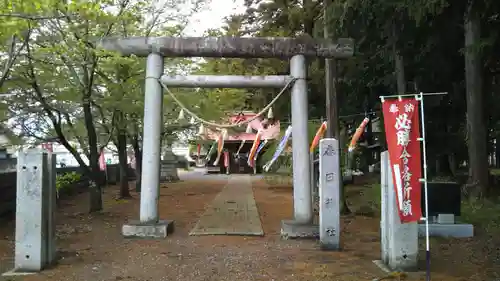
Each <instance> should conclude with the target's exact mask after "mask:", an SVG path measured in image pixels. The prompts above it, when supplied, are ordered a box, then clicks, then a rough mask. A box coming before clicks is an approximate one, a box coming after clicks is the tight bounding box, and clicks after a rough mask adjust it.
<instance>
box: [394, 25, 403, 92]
mask: <svg viewBox="0 0 500 281" xmlns="http://www.w3.org/2000/svg"><path fill="white" fill-rule="evenodd" d="M392 28H393V30H392V37H393V38H392V40H393V42H392V55H393V57H394V73H395V75H396V86H397V90H398V95H404V94H405V93H406V80H405V66H404V59H403V56H402V55H401V53H400V52H399V50H398V48H397V41H398V40H397V33H396V24H395V23H393V25H392Z"/></svg>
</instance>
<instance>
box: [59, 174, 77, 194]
mask: <svg viewBox="0 0 500 281" xmlns="http://www.w3.org/2000/svg"><path fill="white" fill-rule="evenodd" d="M81 179H82V176H81V175H80V174H79V173H76V172H70V173H64V174H62V175H57V176H56V189H57V191H58V192H59V191H60V190H62V189H65V188H67V187H70V186H71V185H73V184H75V183H77V182H79V181H80V180H81Z"/></svg>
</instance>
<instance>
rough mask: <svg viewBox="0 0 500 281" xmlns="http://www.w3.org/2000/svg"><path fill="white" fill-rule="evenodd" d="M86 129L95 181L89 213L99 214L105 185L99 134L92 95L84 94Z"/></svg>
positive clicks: (92, 187) (90, 162)
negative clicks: (94, 117)
mask: <svg viewBox="0 0 500 281" xmlns="http://www.w3.org/2000/svg"><path fill="white" fill-rule="evenodd" d="M82 107H83V113H84V122H85V128H86V129H87V138H88V143H89V166H90V171H91V173H92V174H93V175H96V176H94V177H93V178H94V180H93V182H92V183H91V185H90V189H89V200H90V204H89V212H97V211H101V210H102V186H103V185H104V177H103V174H102V172H101V170H100V169H99V152H98V147H97V146H98V143H97V133H96V129H95V126H94V119H93V117H92V108H91V105H90V95H88V94H84V98H83V101H82Z"/></svg>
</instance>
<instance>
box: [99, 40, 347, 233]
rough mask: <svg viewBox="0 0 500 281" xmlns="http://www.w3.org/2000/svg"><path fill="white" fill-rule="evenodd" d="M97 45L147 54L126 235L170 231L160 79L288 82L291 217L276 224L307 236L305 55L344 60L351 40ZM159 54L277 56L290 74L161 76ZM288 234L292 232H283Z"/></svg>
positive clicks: (205, 83) (193, 83)
mask: <svg viewBox="0 0 500 281" xmlns="http://www.w3.org/2000/svg"><path fill="white" fill-rule="evenodd" d="M99 45H100V47H102V48H104V49H106V50H110V51H118V52H120V53H121V54H122V55H124V56H128V55H136V56H140V57H147V66H146V67H147V69H146V83H145V92H146V93H145V95H146V96H145V101H144V137H143V160H142V161H143V162H142V182H141V201H140V219H139V221H138V222H131V223H129V224H128V225H124V226H123V228H122V233H123V235H124V236H126V237H144V238H147V237H149V238H164V237H166V236H167V234H168V233H169V232H171V231H172V230H173V222H172V221H160V220H159V217H158V197H159V185H160V183H159V179H160V146H161V137H160V135H161V130H162V116H163V113H162V109H163V93H162V86H161V84H160V82H159V81H160V80H161V81H162V82H163V83H164V84H166V85H171V86H174V87H228V88H249V87H283V86H285V85H287V83H288V82H290V80H292V79H293V80H294V83H293V86H292V93H291V109H292V129H293V131H292V136H293V148H292V149H293V200H294V218H293V220H292V221H284V223H282V234H283V232H287V231H292V232H297V231H299V232H302V234H301V235H299V236H310V235H314V233H316V234H317V227H316V231H315V232H311V231H305V232H310V233H304V230H305V229H306V230H313V229H314V228H311V227H308V226H311V225H312V219H313V208H312V200H311V198H312V197H311V186H310V177H311V175H310V171H309V150H308V149H309V139H308V130H307V121H308V107H307V105H308V100H307V83H306V72H307V69H306V57H321V58H336V59H346V58H349V57H351V56H352V55H353V41H352V40H351V39H339V40H337V41H336V42H332V41H331V40H326V39H312V38H242V37H188V38H182V37H154V38H152V37H130V38H122V39H121V38H106V39H103V40H102V41H101V42H100V44H99ZM165 57H217V58H282V59H290V75H289V76H288V75H281V76H279V75H274V76H229V75H225V76H216V75H203V76H199V75H189V76H182V77H181V76H166V75H163V73H164V58H165ZM284 235H287V236H294V234H293V233H284Z"/></svg>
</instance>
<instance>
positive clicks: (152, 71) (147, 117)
mask: <svg viewBox="0 0 500 281" xmlns="http://www.w3.org/2000/svg"><path fill="white" fill-rule="evenodd" d="M162 74H163V57H162V56H161V55H159V54H156V53H152V54H150V55H149V56H148V58H147V64H146V85H145V91H146V93H145V97H144V136H143V138H142V139H143V157H142V176H141V179H142V182H141V184H142V185H141V207H140V221H141V222H142V223H149V222H152V223H155V222H157V221H158V189H159V188H160V158H161V157H160V156H161V131H162V124H161V121H162V112H163V93H162V92H163V91H162V88H161V84H160V83H159V82H158V79H160V77H161V75H162Z"/></svg>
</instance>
